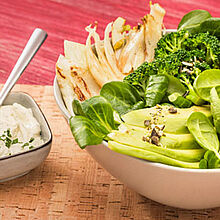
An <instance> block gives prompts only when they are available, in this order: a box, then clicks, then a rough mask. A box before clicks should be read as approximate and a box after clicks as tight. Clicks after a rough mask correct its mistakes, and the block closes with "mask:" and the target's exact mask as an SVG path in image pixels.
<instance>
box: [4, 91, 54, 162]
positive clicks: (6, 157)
mask: <svg viewBox="0 0 220 220" xmlns="http://www.w3.org/2000/svg"><path fill="white" fill-rule="evenodd" d="M10 94H22V95H23V96H26V97H28V98H29V99H31V100H32V102H33V105H34V106H36V107H37V109H38V110H39V111H40V113H41V115H42V116H43V118H44V120H45V122H46V125H47V128H48V131H49V140H48V141H46V142H45V143H43V144H41V145H40V146H38V147H35V148H32V149H30V150H27V151H24V152H20V153H16V154H12V155H8V156H4V157H0V161H3V160H8V159H11V158H14V157H18V156H21V155H24V154H28V153H31V152H34V151H37V150H40V149H42V148H44V147H46V146H48V145H49V144H51V143H52V139H53V135H52V131H51V128H50V126H49V123H48V121H47V119H46V117H45V115H44V113H43V111H42V110H41V108H40V107H39V105H38V104H37V102H36V101H35V100H34V98H33V97H32V96H31V95H29V94H28V93H26V92H11V93H10ZM3 105H4V103H3Z"/></svg>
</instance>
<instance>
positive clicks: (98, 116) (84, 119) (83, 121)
mask: <svg viewBox="0 0 220 220" xmlns="http://www.w3.org/2000/svg"><path fill="white" fill-rule="evenodd" d="M73 110H74V113H75V114H76V116H73V117H71V118H70V120H69V123H70V128H71V131H72V134H73V136H74V138H75V140H76V142H77V143H78V144H79V146H80V147H81V148H85V147H86V146H87V145H96V144H100V143H101V142H102V140H103V139H104V138H105V137H106V135H107V134H108V133H110V132H111V131H112V130H114V129H116V125H115V121H114V116H113V108H112V106H111V104H110V103H109V102H108V101H107V100H106V99H105V98H103V97H101V96H94V97H92V98H90V99H87V100H85V101H84V102H82V103H80V102H79V101H77V100H74V101H73Z"/></svg>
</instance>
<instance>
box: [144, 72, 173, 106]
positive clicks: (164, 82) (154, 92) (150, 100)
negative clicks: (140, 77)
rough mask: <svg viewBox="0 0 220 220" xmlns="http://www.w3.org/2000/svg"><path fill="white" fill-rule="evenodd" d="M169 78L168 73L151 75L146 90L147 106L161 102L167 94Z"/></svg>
mask: <svg viewBox="0 0 220 220" xmlns="http://www.w3.org/2000/svg"><path fill="white" fill-rule="evenodd" d="M168 84H169V80H168V77H167V76H166V75H152V76H150V77H149V80H148V85H147V89H146V92H145V98H146V104H145V106H146V107H153V106H155V105H156V104H159V103H160V102H161V100H162V99H163V97H164V95H165V94H166V91H167V88H168Z"/></svg>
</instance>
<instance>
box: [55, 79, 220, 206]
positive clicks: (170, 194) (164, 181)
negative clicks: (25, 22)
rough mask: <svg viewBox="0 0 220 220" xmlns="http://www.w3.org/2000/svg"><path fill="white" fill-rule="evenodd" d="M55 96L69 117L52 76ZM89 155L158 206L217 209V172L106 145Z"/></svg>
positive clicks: (89, 148) (219, 198) (219, 184)
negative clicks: (153, 159) (175, 164)
mask: <svg viewBox="0 0 220 220" xmlns="http://www.w3.org/2000/svg"><path fill="white" fill-rule="evenodd" d="M54 96H55V100H56V102H57V105H58V107H59V108H60V110H61V112H62V113H63V116H64V117H65V118H66V120H67V121H68V119H69V117H70V114H69V112H68V111H67V109H66V107H65V104H64V102H63V99H62V96H61V93H60V89H59V86H58V83H57V80H56V77H55V80H54ZM86 150H87V151H88V153H89V154H90V155H91V156H92V157H93V158H94V159H95V160H96V161H97V162H98V163H99V164H100V165H101V166H102V167H103V168H105V169H106V170H107V171H108V172H109V173H110V174H111V175H113V176H114V177H116V178H117V179H119V180H120V181H121V182H123V183H124V184H126V185H127V186H128V187H129V188H131V189H133V190H134V191H136V192H138V193H140V194H141V195H143V196H146V197H147V198H150V199H152V200H154V201H157V202H159V203H162V204H165V205H169V206H173V207H178V208H184V209H205V208H214V207H220V169H209V170H208V169H204V170H203V169H186V168H178V167H173V166H168V165H164V164H160V163H153V162H149V161H145V160H141V159H138V158H134V157H130V156H127V155H123V154H119V153H116V152H114V151H112V150H110V149H109V148H108V143H107V142H104V141H103V142H102V144H100V145H96V146H87V147H86Z"/></svg>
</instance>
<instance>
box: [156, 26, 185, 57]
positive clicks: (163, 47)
mask: <svg viewBox="0 0 220 220" xmlns="http://www.w3.org/2000/svg"><path fill="white" fill-rule="evenodd" d="M188 37H189V33H188V31H185V30H182V31H178V32H171V33H169V34H167V35H165V36H164V37H162V38H161V39H160V40H159V41H158V43H157V48H156V49H155V59H157V58H159V57H165V56H167V55H169V54H171V53H174V52H177V51H178V50H180V49H183V43H184V41H186V39H187V38H188Z"/></svg>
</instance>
